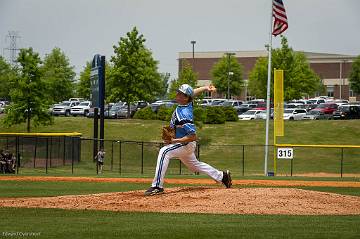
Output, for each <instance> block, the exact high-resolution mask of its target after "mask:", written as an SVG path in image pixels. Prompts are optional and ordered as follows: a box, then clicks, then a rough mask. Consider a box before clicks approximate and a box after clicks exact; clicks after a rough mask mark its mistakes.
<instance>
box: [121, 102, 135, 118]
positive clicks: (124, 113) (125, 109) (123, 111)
mask: <svg viewBox="0 0 360 239" xmlns="http://www.w3.org/2000/svg"><path fill="white" fill-rule="evenodd" d="M136 110H137V104H135V103H132V104H130V117H131V118H132V117H133V116H134V114H135V112H136ZM127 117H128V105H127V104H126V103H125V104H124V105H123V106H121V107H120V109H119V110H118V111H117V118H127Z"/></svg>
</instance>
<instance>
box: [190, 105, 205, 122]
mask: <svg viewBox="0 0 360 239" xmlns="http://www.w3.org/2000/svg"><path fill="white" fill-rule="evenodd" d="M193 114H194V121H195V122H205V118H206V113H205V109H204V108H202V107H194V112H193Z"/></svg>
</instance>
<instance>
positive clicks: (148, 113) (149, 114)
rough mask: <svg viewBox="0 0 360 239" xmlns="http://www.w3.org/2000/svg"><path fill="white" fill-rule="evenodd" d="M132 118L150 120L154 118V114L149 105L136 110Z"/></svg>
mask: <svg viewBox="0 0 360 239" xmlns="http://www.w3.org/2000/svg"><path fill="white" fill-rule="evenodd" d="M134 118H135V119H144V120H152V119H156V114H155V112H153V111H152V109H151V107H150V106H147V107H145V108H143V109H140V110H138V111H136V113H135V115H134Z"/></svg>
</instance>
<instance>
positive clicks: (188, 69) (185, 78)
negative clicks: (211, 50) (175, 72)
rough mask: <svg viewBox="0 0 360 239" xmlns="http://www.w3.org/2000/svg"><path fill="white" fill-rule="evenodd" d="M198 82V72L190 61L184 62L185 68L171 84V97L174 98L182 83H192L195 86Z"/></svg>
mask: <svg viewBox="0 0 360 239" xmlns="http://www.w3.org/2000/svg"><path fill="white" fill-rule="evenodd" d="M197 83H198V74H197V73H196V72H194V71H193V68H192V66H191V65H190V64H189V63H188V62H185V63H184V68H183V69H182V70H181V71H180V73H179V78H178V79H177V80H174V81H172V82H171V84H170V90H169V99H174V98H175V95H176V90H177V89H178V88H179V86H180V85H182V84H188V85H191V86H192V87H193V88H195V87H196V86H197Z"/></svg>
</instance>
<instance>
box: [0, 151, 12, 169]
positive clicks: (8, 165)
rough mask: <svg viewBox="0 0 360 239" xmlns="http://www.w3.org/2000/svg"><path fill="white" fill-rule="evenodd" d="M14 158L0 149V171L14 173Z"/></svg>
mask: <svg viewBox="0 0 360 239" xmlns="http://www.w3.org/2000/svg"><path fill="white" fill-rule="evenodd" d="M15 168H16V158H15V156H13V154H12V153H10V152H8V151H6V150H0V172H1V173H15Z"/></svg>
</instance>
